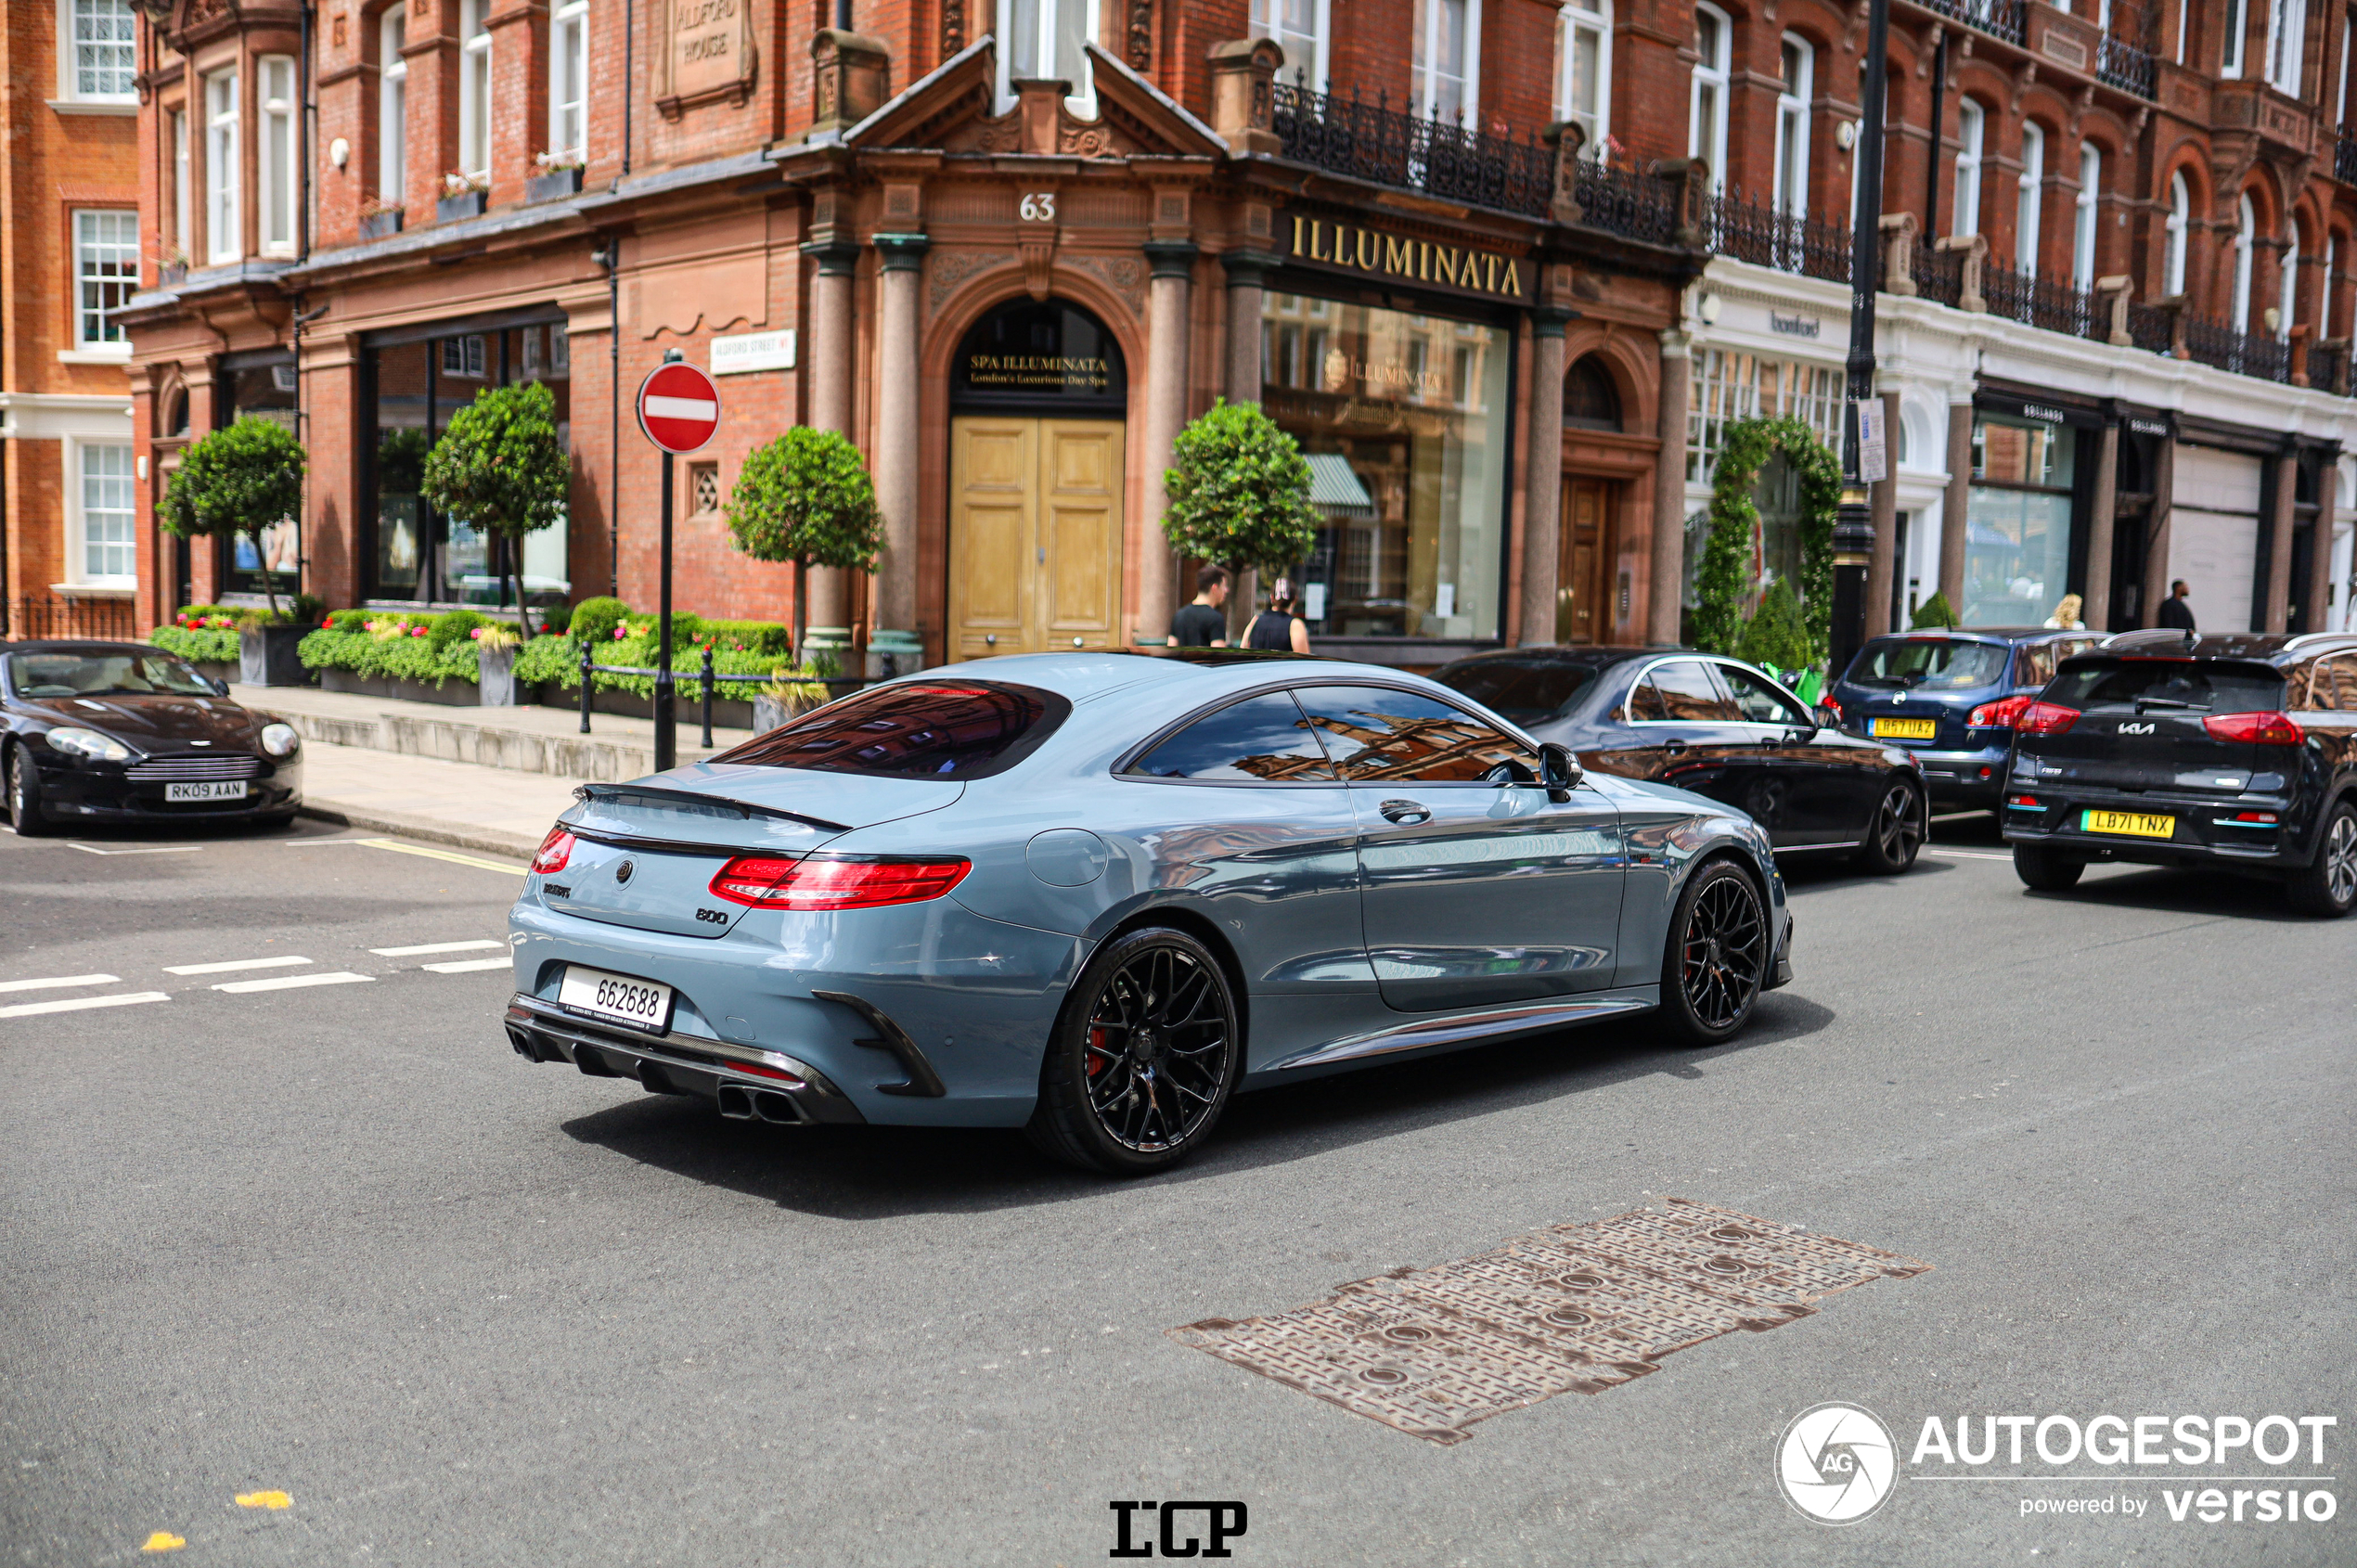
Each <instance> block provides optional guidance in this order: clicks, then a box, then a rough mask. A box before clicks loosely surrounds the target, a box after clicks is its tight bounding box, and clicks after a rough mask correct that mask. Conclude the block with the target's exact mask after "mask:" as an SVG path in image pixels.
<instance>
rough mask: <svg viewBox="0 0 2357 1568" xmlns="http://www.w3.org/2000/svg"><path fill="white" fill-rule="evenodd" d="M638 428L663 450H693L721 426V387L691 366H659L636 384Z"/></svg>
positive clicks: (675, 364) (675, 363)
mask: <svg viewBox="0 0 2357 1568" xmlns="http://www.w3.org/2000/svg"><path fill="white" fill-rule="evenodd" d="M638 428H639V429H640V430H642V431H646V432H647V439H648V440H649V441H651V442H653V443H655V444H656V445H657V446H660V447H662V448H663V450H664V451H665V452H670V453H674V454H680V453H688V452H693V451H695V450H696V449H697V448H699V447H701V446H702V445H703V444H704V443H706V442H708V441H710V440H711V439H712V432H713V431H716V430H718V429H719V428H720V389H719V388H718V387H716V386H715V385H713V381H712V378H711V377H709V376H707V375H705V374H704V373H703V372H702V371H701V370H699V369H697V368H696V367H695V366H692V365H689V364H686V363H684V362H677V361H675V362H674V363H672V364H669V365H658V366H655V369H654V374H652V375H650V376H649V377H648V378H647V379H646V380H644V381H643V382H641V383H639V387H638Z"/></svg>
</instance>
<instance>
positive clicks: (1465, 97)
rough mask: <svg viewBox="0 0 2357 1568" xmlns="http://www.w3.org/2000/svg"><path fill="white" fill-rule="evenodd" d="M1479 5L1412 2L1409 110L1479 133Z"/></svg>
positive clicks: (1455, 0)
mask: <svg viewBox="0 0 2357 1568" xmlns="http://www.w3.org/2000/svg"><path fill="white" fill-rule="evenodd" d="M1480 65H1481V0H1416V12H1415V32H1414V43H1413V55H1412V64H1411V68H1410V69H1411V74H1410V77H1409V86H1408V111H1409V112H1410V114H1413V115H1414V116H1416V118H1418V119H1419V120H1447V121H1450V122H1458V121H1462V120H1464V119H1466V118H1468V117H1471V118H1473V119H1474V120H1475V122H1476V123H1475V129H1479V124H1478V121H1479V113H1478V106H1479V104H1480V102H1481V89H1480Z"/></svg>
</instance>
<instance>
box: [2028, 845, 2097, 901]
mask: <svg viewBox="0 0 2357 1568" xmlns="http://www.w3.org/2000/svg"><path fill="white" fill-rule="evenodd" d="M2086 869H2087V857H2086V856H2085V855H2072V854H2070V853H2068V852H2067V851H2065V850H2059V849H2048V848H2046V847H2045V846H2044V845H2043V844H2016V845H2014V875H2015V876H2016V877H2019V878H2020V879H2021V885H2022V886H2024V887H2026V888H2030V889H2032V890H2034V891H2036V892H2039V893H2067V892H2069V891H2070V890H2071V889H2072V888H2074V887H2077V886H2078V885H2079V876H2080V872H2082V871H2084V870H2086Z"/></svg>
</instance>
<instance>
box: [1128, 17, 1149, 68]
mask: <svg viewBox="0 0 2357 1568" xmlns="http://www.w3.org/2000/svg"><path fill="white" fill-rule="evenodd" d="M1153 63H1154V6H1153V0H1129V69H1130V70H1132V71H1136V72H1137V73H1138V74H1139V75H1140V76H1143V75H1144V74H1146V72H1148V71H1152V70H1153Z"/></svg>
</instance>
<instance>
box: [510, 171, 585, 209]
mask: <svg viewBox="0 0 2357 1568" xmlns="http://www.w3.org/2000/svg"><path fill="white" fill-rule="evenodd" d="M580 191H581V171H580V170H578V169H551V170H549V171H548V172H547V174H534V175H532V176H530V177H529V178H527V179H526V180H525V181H524V182H523V199H525V200H526V201H554V200H557V199H559V198H560V197H566V196H575V195H578V194H580Z"/></svg>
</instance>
